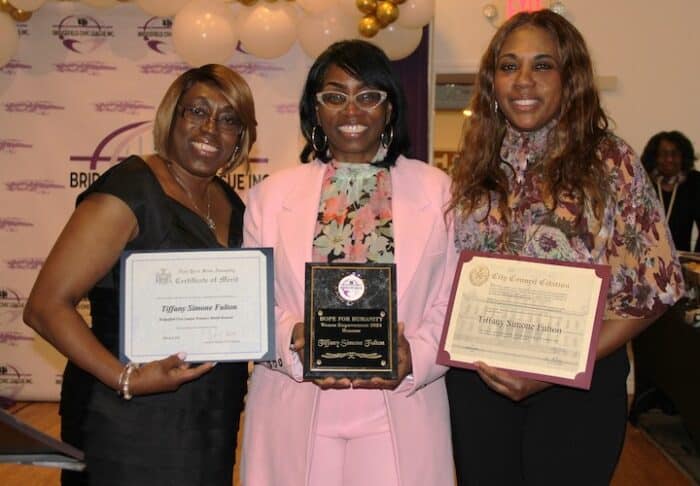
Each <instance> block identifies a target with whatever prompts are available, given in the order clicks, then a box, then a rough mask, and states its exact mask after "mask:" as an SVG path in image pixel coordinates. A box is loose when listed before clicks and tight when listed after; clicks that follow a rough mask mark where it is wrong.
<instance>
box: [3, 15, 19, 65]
mask: <svg viewBox="0 0 700 486" xmlns="http://www.w3.org/2000/svg"><path fill="white" fill-rule="evenodd" d="M17 46H19V35H18V34H17V26H16V25H15V21H14V20H12V17H10V16H9V14H6V13H5V12H0V66H4V65H5V64H7V63H8V62H9V61H10V59H12V56H14V55H15V53H16V52H17Z"/></svg>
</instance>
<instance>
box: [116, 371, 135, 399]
mask: <svg viewBox="0 0 700 486" xmlns="http://www.w3.org/2000/svg"><path fill="white" fill-rule="evenodd" d="M138 367H139V365H138V364H136V363H127V364H126V366H124V369H123V370H122V372H121V373H120V374H119V385H118V388H117V395H119V396H120V397H122V398H123V399H124V400H131V398H132V395H131V392H130V391H129V379H130V378H131V373H133V372H134V370H135V369H136V368H138Z"/></svg>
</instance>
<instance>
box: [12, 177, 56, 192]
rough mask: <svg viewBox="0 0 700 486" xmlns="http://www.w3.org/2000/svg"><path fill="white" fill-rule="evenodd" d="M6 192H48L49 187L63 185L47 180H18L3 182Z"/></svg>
mask: <svg viewBox="0 0 700 486" xmlns="http://www.w3.org/2000/svg"><path fill="white" fill-rule="evenodd" d="M5 187H6V188H7V190H8V192H36V193H39V194H48V193H49V191H50V190H51V189H63V188H65V186H62V185H60V184H56V183H55V182H51V181H47V180H31V179H27V180H19V181H9V182H6V183H5Z"/></svg>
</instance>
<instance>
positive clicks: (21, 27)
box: [15, 22, 29, 36]
mask: <svg viewBox="0 0 700 486" xmlns="http://www.w3.org/2000/svg"><path fill="white" fill-rule="evenodd" d="M15 25H16V26H17V34H19V35H20V36H26V35H29V24H27V23H26V22H17V23H16V24H15Z"/></svg>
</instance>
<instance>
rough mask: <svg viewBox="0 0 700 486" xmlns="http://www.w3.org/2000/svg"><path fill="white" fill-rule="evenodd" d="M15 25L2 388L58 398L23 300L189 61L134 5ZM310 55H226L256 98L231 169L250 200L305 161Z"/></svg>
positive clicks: (6, 148) (4, 123) (2, 85)
mask: <svg viewBox="0 0 700 486" xmlns="http://www.w3.org/2000/svg"><path fill="white" fill-rule="evenodd" d="M17 27H18V30H19V34H20V36H19V48H18V50H17V52H16V54H15V56H14V57H13V58H12V60H10V62H8V63H7V64H5V65H4V66H2V67H0V117H1V118H0V248H1V249H2V250H1V251H0V397H5V398H10V399H14V400H55V399H57V398H58V396H59V390H60V385H61V378H62V370H63V366H64V364H65V359H64V358H63V357H62V356H61V355H60V354H58V353H57V352H56V351H55V350H54V349H53V348H52V347H51V346H50V345H48V344H47V343H46V342H45V341H43V340H42V339H41V338H40V337H38V336H37V335H36V334H35V333H34V332H33V331H32V330H31V329H30V328H29V327H27V326H25V325H24V324H23V322H22V310H23V306H24V302H25V301H26V298H27V296H28V294H29V291H30V289H31V286H32V284H33V282H34V279H35V278H36V275H37V273H38V271H39V269H40V268H41V266H42V264H43V262H44V259H45V257H46V255H47V254H48V252H49V250H50V248H51V246H52V244H53V242H54V241H55V239H56V237H57V236H58V234H59V232H60V231H61V229H62V227H63V225H64V224H65V222H66V220H67V219H68V217H69V215H70V213H71V211H72V209H73V206H74V203H75V198H76V196H77V195H78V194H79V193H80V192H81V191H82V190H84V189H85V188H86V187H87V186H88V185H89V184H90V183H91V182H92V181H94V180H95V179H96V178H97V177H98V176H99V175H100V174H101V173H102V172H104V171H105V170H106V169H107V168H109V167H110V166H112V165H113V164H115V163H116V162H118V161H119V160H121V159H122V158H124V157H125V156H128V155H129V154H134V153H135V154H145V153H149V152H151V151H152V135H151V129H152V119H153V116H154V113H155V109H156V107H157V106H158V103H159V102H160V98H161V96H162V94H163V93H164V92H165V90H166V88H167V87H168V86H169V84H170V83H171V82H172V81H173V80H174V79H175V77H176V76H177V75H178V74H180V73H181V72H183V71H184V70H186V69H188V67H189V66H188V65H187V64H186V63H185V62H184V61H183V60H182V59H181V58H180V57H179V56H178V55H177V54H176V53H175V52H174V49H173V46H172V42H171V28H172V21H171V20H170V19H168V18H159V17H151V16H149V15H147V14H145V13H144V12H143V11H142V10H140V9H138V8H137V7H136V6H134V5H126V4H124V5H121V6H118V7H114V8H111V9H108V10H103V9H94V8H91V7H89V6H86V5H83V4H78V3H74V2H61V3H47V4H45V5H44V6H43V7H42V8H41V9H40V10H38V11H36V12H35V13H34V15H33V16H32V17H31V19H29V20H28V21H26V22H20V23H18V24H17ZM311 62H312V61H311V59H310V58H309V56H308V55H306V54H305V53H304V52H303V51H302V50H301V49H300V48H299V47H298V46H296V45H295V46H294V47H293V48H292V49H291V50H290V51H289V52H288V53H286V54H284V55H283V56H282V57H279V58H276V59H273V60H263V59H259V58H256V57H254V56H251V55H249V54H247V53H246V52H244V51H243V50H238V51H237V52H236V53H235V55H234V56H233V57H232V58H231V59H229V60H228V61H227V63H226V64H227V65H229V66H230V67H231V68H233V69H235V70H236V71H238V72H239V73H240V74H241V75H243V77H244V78H245V79H246V81H247V82H248V83H249V84H250V86H251V88H252V90H253V94H254V96H255V100H256V114H257V119H258V123H259V128H258V142H257V144H256V145H255V147H254V149H253V151H252V154H251V157H252V159H251V164H250V171H249V172H248V173H244V172H238V173H234V174H232V175H230V177H229V182H230V184H231V185H232V186H233V187H234V188H235V189H236V190H237V191H239V193H241V194H242V195H243V197H244V198H245V193H246V191H247V189H248V188H249V187H250V186H252V185H254V184H255V183H256V182H259V181H260V180H262V179H263V178H264V177H266V176H267V175H268V174H270V173H271V172H273V171H275V170H279V169H280V168H282V167H287V166H291V165H295V164H297V163H298V153H299V149H300V147H301V142H302V139H301V136H300V134H299V123H298V115H297V104H298V100H299V96H300V93H301V89H302V86H303V82H304V79H305V76H306V72H307V70H308V68H309V66H310V64H311ZM99 230H100V228H99V222H95V231H99ZM75 251H76V252H79V251H80V248H76V249H75ZM79 308H80V310H81V312H82V313H84V315H86V316H89V309H88V308H87V304H85V303H81V304H80V306H79ZM88 318H89V317H88Z"/></svg>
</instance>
